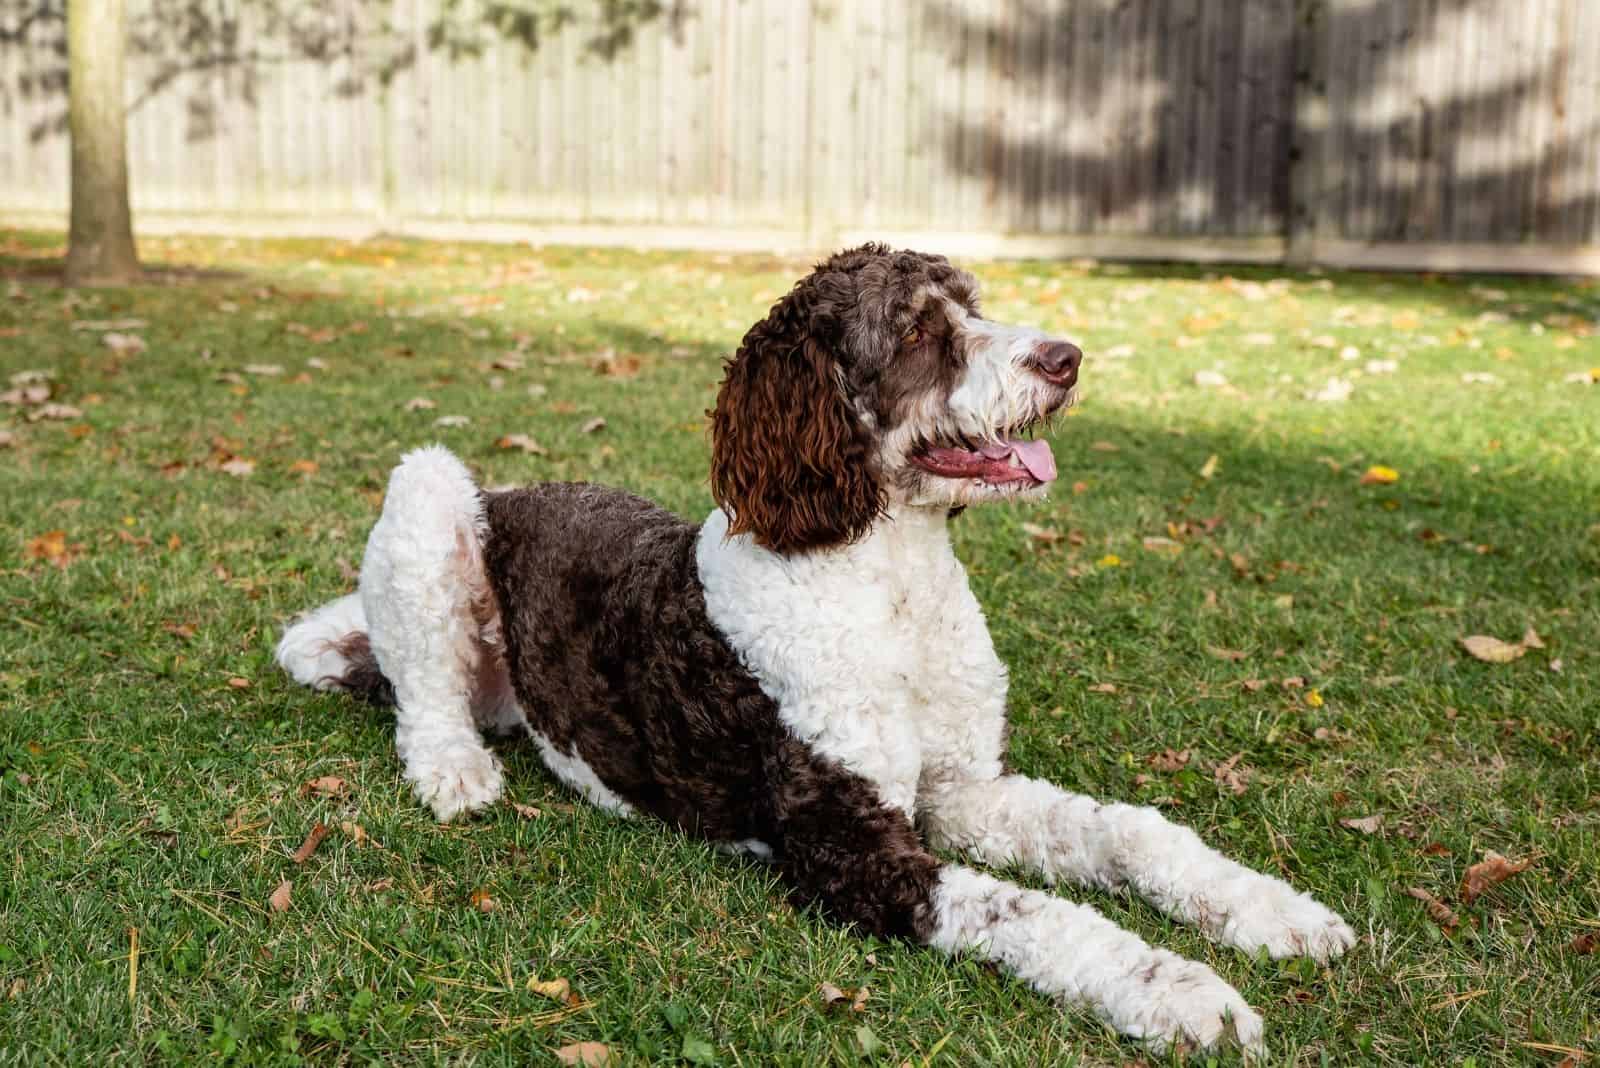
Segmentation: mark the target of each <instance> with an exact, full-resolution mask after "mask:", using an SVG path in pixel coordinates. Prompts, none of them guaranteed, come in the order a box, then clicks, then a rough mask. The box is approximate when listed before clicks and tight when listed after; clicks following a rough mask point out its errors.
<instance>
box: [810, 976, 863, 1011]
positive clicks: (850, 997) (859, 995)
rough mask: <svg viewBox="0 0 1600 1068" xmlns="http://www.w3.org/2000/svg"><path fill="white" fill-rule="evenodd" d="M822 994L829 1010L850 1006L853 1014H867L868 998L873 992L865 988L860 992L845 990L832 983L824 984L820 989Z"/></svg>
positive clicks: (823, 1001) (824, 1003)
mask: <svg viewBox="0 0 1600 1068" xmlns="http://www.w3.org/2000/svg"><path fill="white" fill-rule="evenodd" d="M819 989H820V991H821V993H822V1004H823V1005H824V1006H826V1007H827V1008H830V1009H833V1008H844V1007H845V1006H849V1009H850V1011H851V1012H865V1011H866V1008H867V997H868V995H869V994H870V993H871V991H870V990H869V989H868V988H867V987H865V986H863V987H862V988H861V989H859V990H844V989H840V988H839V987H837V986H834V985H833V984H832V983H823V984H822V986H821V987H820V988H819Z"/></svg>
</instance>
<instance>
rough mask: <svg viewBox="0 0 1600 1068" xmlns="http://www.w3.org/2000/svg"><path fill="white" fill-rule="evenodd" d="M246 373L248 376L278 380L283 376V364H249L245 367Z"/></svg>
mask: <svg viewBox="0 0 1600 1068" xmlns="http://www.w3.org/2000/svg"><path fill="white" fill-rule="evenodd" d="M244 373H245V374H247V375H255V376H256V377H257V378H277V377H278V376H279V375H281V374H283V364H281V363H247V364H245V365H244Z"/></svg>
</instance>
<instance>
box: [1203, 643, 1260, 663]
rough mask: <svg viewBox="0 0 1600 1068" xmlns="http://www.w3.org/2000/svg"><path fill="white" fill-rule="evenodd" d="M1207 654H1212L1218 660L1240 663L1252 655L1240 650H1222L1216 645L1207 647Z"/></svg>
mask: <svg viewBox="0 0 1600 1068" xmlns="http://www.w3.org/2000/svg"><path fill="white" fill-rule="evenodd" d="M1206 652H1208V653H1210V654H1211V655H1212V656H1214V657H1216V658H1217V659H1218V660H1234V661H1238V660H1243V659H1244V658H1245V657H1247V656H1249V655H1250V654H1249V653H1246V652H1243V651H1241V650H1239V649H1222V648H1219V647H1218V646H1215V645H1208V646H1206Z"/></svg>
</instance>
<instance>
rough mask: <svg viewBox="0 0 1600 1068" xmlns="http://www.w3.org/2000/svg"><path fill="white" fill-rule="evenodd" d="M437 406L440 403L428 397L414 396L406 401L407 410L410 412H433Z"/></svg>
mask: <svg viewBox="0 0 1600 1068" xmlns="http://www.w3.org/2000/svg"><path fill="white" fill-rule="evenodd" d="M437 407H438V404H436V403H435V402H434V401H431V400H429V399H428V398H427V397H412V398H411V399H410V400H408V401H406V411H408V412H431V411H433V409H435V408H437Z"/></svg>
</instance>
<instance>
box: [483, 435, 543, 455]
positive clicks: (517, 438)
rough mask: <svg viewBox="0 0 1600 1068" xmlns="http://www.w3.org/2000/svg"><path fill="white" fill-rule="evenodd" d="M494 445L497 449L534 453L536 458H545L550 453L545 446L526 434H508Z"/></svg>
mask: <svg viewBox="0 0 1600 1068" xmlns="http://www.w3.org/2000/svg"><path fill="white" fill-rule="evenodd" d="M494 444H495V448H498V449H521V450H522V451H523V452H525V453H532V454H533V455H535V456H543V455H545V453H546V452H547V451H548V450H546V449H545V447H544V446H543V445H540V444H539V443H538V442H537V441H534V440H533V439H532V438H530V437H529V436H528V435H526V434H506V435H504V436H502V437H500V438H499V439H498V440H496V441H495V443H494Z"/></svg>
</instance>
